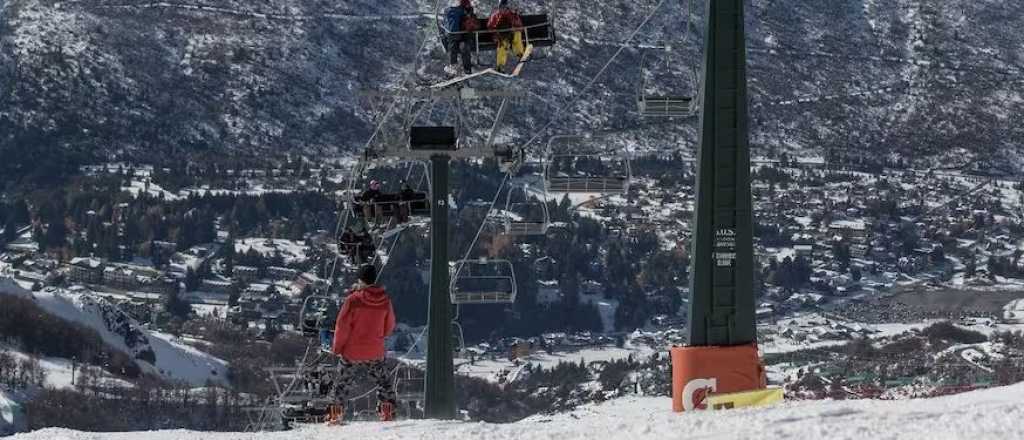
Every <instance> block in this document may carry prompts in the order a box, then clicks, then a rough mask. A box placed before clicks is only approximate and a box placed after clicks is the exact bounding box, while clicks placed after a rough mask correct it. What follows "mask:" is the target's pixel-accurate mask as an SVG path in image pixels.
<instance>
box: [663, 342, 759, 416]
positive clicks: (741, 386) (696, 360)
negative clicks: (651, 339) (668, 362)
mask: <svg viewBox="0 0 1024 440" xmlns="http://www.w3.org/2000/svg"><path fill="white" fill-rule="evenodd" d="M669 351H670V353H671V355H672V410H673V411H675V412H682V411H692V410H696V409H707V396H708V394H711V393H718V394H722V393H738V392H741V391H750V390H759V389H764V388H765V387H767V385H768V382H767V379H766V377H765V372H764V365H762V364H761V358H760V357H759V356H758V355H757V344H749V345H737V346H732V347H719V346H708V347H697V346H694V347H672V348H671V350H669Z"/></svg>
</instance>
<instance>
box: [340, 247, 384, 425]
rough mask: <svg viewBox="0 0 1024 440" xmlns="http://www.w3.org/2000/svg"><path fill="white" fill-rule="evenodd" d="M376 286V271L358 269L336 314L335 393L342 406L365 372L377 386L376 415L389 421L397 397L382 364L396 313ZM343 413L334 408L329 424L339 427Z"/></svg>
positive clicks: (380, 289)
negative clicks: (336, 360)
mask: <svg viewBox="0 0 1024 440" xmlns="http://www.w3.org/2000/svg"><path fill="white" fill-rule="evenodd" d="M376 282H377V269H376V268H375V267H374V266H373V265H372V264H367V265H364V266H362V267H360V268H359V281H358V282H356V285H355V286H353V289H352V291H351V292H350V293H349V295H348V297H347V298H346V299H345V303H344V304H343V305H342V306H341V311H339V312H338V319H337V323H336V324H335V327H334V344H333V346H332V347H331V351H332V352H333V353H334V354H336V355H338V356H339V357H340V358H341V365H340V370H339V374H338V378H337V381H336V382H335V384H334V386H335V389H334V392H335V398H336V399H337V401H338V402H341V401H342V400H343V399H344V398H345V397H347V394H348V391H349V389H351V388H352V385H353V384H354V382H355V380H356V377H357V376H358V375H359V374H360V373H362V372H363V370H365V373H366V374H368V375H369V376H370V377H371V378H372V379H373V380H374V382H376V384H377V412H378V414H380V418H381V420H382V421H390V420H393V419H394V408H395V400H396V398H397V397H396V394H395V389H394V382H393V381H392V380H391V374H390V372H389V371H388V370H387V366H386V364H385V361H384V354H385V349H384V338H386V337H388V336H390V335H391V332H392V331H393V330H394V328H395V311H394V309H393V308H392V306H391V298H389V297H388V294H387V292H386V291H385V290H384V289H383V288H382V287H380V286H377V285H376V284H375V283H376ZM342 413H343V411H342V408H341V405H340V404H339V405H335V407H334V408H331V414H330V416H329V419H328V423H330V424H337V423H339V422H340V418H341V414H342Z"/></svg>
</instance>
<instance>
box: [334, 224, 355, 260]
mask: <svg viewBox="0 0 1024 440" xmlns="http://www.w3.org/2000/svg"><path fill="white" fill-rule="evenodd" d="M357 243H359V242H358V241H356V233H355V232H353V231H352V227H351V226H346V227H345V232H342V233H341V237H339V238H338V244H339V250H340V251H341V252H342V253H344V254H346V255H352V254H353V253H354V252H353V247H354V245H356V244H357Z"/></svg>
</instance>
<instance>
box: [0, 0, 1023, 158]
mask: <svg viewBox="0 0 1024 440" xmlns="http://www.w3.org/2000/svg"><path fill="white" fill-rule="evenodd" d="M478 3H480V4H481V5H480V9H481V10H487V9H489V8H490V6H491V3H493V2H478ZM522 3H523V6H524V8H530V7H534V5H537V4H542V5H543V4H545V3H547V4H552V5H556V6H557V8H558V9H557V11H556V12H557V18H556V25H557V27H558V34H559V36H560V41H559V45H558V47H557V48H555V49H552V50H547V51H542V52H546V53H542V54H541V56H540V57H539V58H543V59H539V60H537V62H535V63H532V64H531V65H530V66H529V67H528V69H527V70H526V73H525V78H524V79H523V80H522V90H523V91H524V93H525V94H526V96H527V98H528V99H526V100H523V101H521V102H519V103H517V104H516V105H514V106H513V109H512V111H511V112H510V117H509V119H508V120H509V123H510V125H509V126H508V127H507V130H503V131H502V133H501V136H500V140H503V141H509V142H522V141H525V140H526V139H528V138H529V137H530V136H532V135H533V134H535V130H536V129H537V128H539V127H541V126H543V125H544V124H545V123H546V122H547V121H548V118H550V117H551V116H552V115H554V114H555V112H554V110H555V108H556V107H557V106H558V105H560V104H562V103H565V102H568V101H569V99H570V98H571V97H572V96H575V94H577V93H582V90H581V89H582V87H583V85H584V84H586V83H587V81H588V80H589V79H590V78H591V77H592V75H593V74H594V73H596V72H597V71H598V70H599V69H600V67H601V66H602V65H603V64H604V62H605V61H606V60H607V59H608V57H610V55H611V54H612V53H613V52H614V51H615V50H616V49H617V44H618V43H620V42H622V41H624V40H626V39H627V37H628V36H629V34H630V33H631V32H632V31H633V30H634V28H635V27H636V25H638V24H639V23H640V22H641V21H642V20H643V18H644V17H645V16H646V14H647V12H648V11H650V10H651V8H652V7H653V6H654V5H655V4H657V2H656V1H654V0H634V1H628V2H625V1H623V2H602V4H601V6H602V7H601V8H595V7H594V3H593V2H585V1H581V0H565V1H559V2H552V1H548V2H522ZM696 3H697V5H696V10H697V13H701V11H702V9H703V2H699V1H697V2H696ZM435 4H436V2H435V1H434V0H418V1H417V0H383V1H370V0H351V1H345V2H322V1H315V0H246V1H238V0H203V1H198V2H197V1H183V0H180V1H179V0H172V1H168V2H151V1H148V0H79V1H63V2H58V1H54V0H8V1H6V2H4V3H3V4H2V5H0V109H2V110H0V154H2V155H3V156H4V157H11V158H13V159H14V160H13V161H11V162H8V163H5V164H3V165H2V166H3V167H5V168H2V169H0V171H7V172H10V171H18V172H28V171H31V170H32V167H33V163H34V162H31V161H30V158H33V160H37V158H38V157H46V158H49V159H52V160H66V157H67V156H65V155H62V153H65V154H66V153H67V152H69V151H74V152H78V153H80V154H84V155H86V156H99V157H103V156H106V155H109V154H115V153H119V152H128V153H131V154H132V155H135V156H145V155H152V154H161V155H162V156H164V157H180V156H183V155H185V154H187V153H188V152H192V151H203V150H215V151H223V152H227V153H229V154H233V155H248V154H260V153H266V152H284V151H304V152H319V153H324V152H335V151H338V150H339V149H340V150H342V151H352V150H354V149H355V148H357V147H359V146H361V145H362V144H363V142H364V141H365V139H366V138H367V137H368V134H369V133H370V131H371V127H372V123H373V121H374V119H375V117H376V115H378V114H379V112H380V110H381V107H380V104H381V102H380V101H379V100H376V99H371V98H367V97H364V95H363V94H361V93H360V92H361V91H373V90H385V89H393V88H394V87H396V86H397V85H398V84H399V82H400V79H401V78H402V76H403V73H404V71H405V69H407V68H408V67H409V66H410V65H411V61H412V60H413V59H414V58H415V56H414V53H415V50H416V47H417V43H418V42H419V40H418V37H419V36H420V35H419V34H418V31H421V30H422V31H425V32H427V35H428V36H430V38H431V40H429V41H428V44H427V45H426V47H427V50H425V51H424V52H423V53H421V54H419V55H420V56H419V60H420V61H423V62H427V64H426V67H424V68H421V69H420V71H419V72H418V75H417V76H418V78H417V80H418V81H420V82H429V81H434V80H437V79H439V78H440V74H439V73H440V67H441V63H442V62H443V61H442V60H443V59H444V56H443V54H442V53H441V49H440V47H439V45H438V44H437V42H436V40H435V39H434V23H433V16H432V13H433V12H434V11H433V7H434V5H435ZM663 8H664V9H663V10H662V11H660V12H659V13H658V14H657V16H656V17H655V18H654V19H653V20H652V21H651V22H650V24H649V25H648V26H647V28H645V29H643V30H642V31H641V32H640V33H639V34H638V36H637V38H636V39H635V40H634V42H638V43H644V44H647V45H651V44H659V43H660V42H662V41H664V40H666V39H673V40H680V39H681V38H682V35H683V32H682V29H684V25H683V24H684V23H685V17H684V16H683V15H684V13H683V8H682V7H681V5H680V2H666V5H665V6H664V7H663ZM747 20H748V29H749V31H750V36H749V39H748V43H747V45H748V48H749V55H750V63H751V66H750V85H751V103H752V117H753V124H752V127H751V129H752V139H753V141H754V144H755V148H756V149H757V153H759V154H771V153H773V152H777V151H790V152H793V153H796V154H808V155H819V156H823V155H828V156H830V157H832V158H837V159H838V158H845V159H846V160H849V161H854V162H855V161H857V160H859V159H858V158H859V157H865V158H867V159H869V160H876V159H879V158H885V159H889V160H892V161H897V160H900V159H902V160H905V161H913V162H915V163H916V164H917V165H921V166H935V165H942V166H952V167H967V168H972V169H973V168H978V169H983V170H990V171H996V172H1002V173H1016V172H1019V171H1020V169H1021V166H1022V163H1024V157H1022V155H1024V153H1022V149H1021V148H1020V145H1019V143H1020V142H1021V139H1024V127H1022V126H1021V124H1019V121H1020V118H1019V115H1020V114H1021V112H1022V110H1024V96H1022V94H1021V85H1022V79H1021V78H1022V77H1021V70H1022V67H1021V66H1022V64H1024V63H1022V62H1021V60H1020V58H1021V56H1022V53H1021V51H1020V47H1021V45H1022V43H1024V36H1022V35H1021V34H1020V32H1019V29H1021V28H1022V26H1024V12H1021V10H1020V8H1019V7H1017V5H1016V4H1014V3H1013V2H1003V1H998V0H981V1H975V2H967V3H964V2H954V1H952V0H935V1H921V0H842V1H832V2H813V1H808V0H756V1H753V2H752V4H751V6H750V9H749V11H748V13H747ZM701 26H702V25H701ZM667 31H671V32H670V33H666V32H667ZM702 37H703V35H702V34H701V33H700V32H699V30H698V32H695V33H694V34H693V35H691V38H690V43H689V44H688V45H681V46H680V48H679V51H678V52H675V53H673V54H672V55H670V56H664V55H662V54H661V52H659V51H650V52H649V53H648V60H650V61H651V62H650V63H649V66H652V67H656V68H657V69H656V70H652V71H650V72H649V79H651V80H652V81H653V84H662V85H664V86H668V87H670V88H671V89H673V90H683V91H685V90H686V89H688V88H689V87H690V85H689V84H687V81H685V80H680V79H679V78H685V76H684V73H685V72H687V71H689V69H690V67H691V66H692V65H693V64H694V63H695V62H698V61H699V59H700V58H699V56H698V51H699V48H698V47H697V46H696V45H695V44H694V43H695V42H696V41H699V40H700V39H702ZM545 55H546V56H545ZM641 57H642V53H641V51H639V50H636V49H628V50H625V51H624V52H623V53H622V55H621V57H620V58H619V59H618V60H617V62H616V63H614V64H613V65H612V66H611V67H610V68H609V70H608V71H607V72H606V74H605V75H604V77H603V78H602V79H601V80H600V81H599V82H598V83H597V84H596V86H595V87H593V88H592V89H590V90H589V91H587V92H586V93H583V94H582V95H581V96H582V100H581V101H580V102H579V103H578V105H577V106H575V107H574V108H572V109H570V110H569V111H568V113H567V114H566V115H565V118H564V121H563V123H559V124H555V128H554V129H552V130H550V131H549V132H547V133H540V136H541V138H543V137H545V136H547V135H550V134H555V133H557V132H574V131H580V130H595V129H607V130H612V131H615V132H616V133H617V134H618V136H617V137H616V139H615V142H616V144H617V145H629V146H632V147H635V148H647V149H683V150H689V149H691V148H692V145H693V142H694V139H695V133H694V131H693V127H692V125H693V124H692V123H682V124H667V125H665V124H655V125H651V124H649V123H645V122H642V121H640V120H638V118H636V117H635V116H634V115H633V114H632V113H630V110H631V109H632V107H633V105H632V100H633V94H634V92H635V91H636V89H637V86H638V81H639V77H640V74H641V72H640V68H639V66H640V60H641ZM422 66H424V64H421V67H422ZM493 104H494V103H484V104H479V103H475V104H471V105H468V106H467V108H466V109H465V112H466V114H467V116H470V117H469V118H468V119H467V120H468V121H469V123H470V128H472V129H475V130H477V132H476V133H475V136H476V137H477V138H480V139H482V138H483V136H484V133H483V131H484V130H486V129H489V128H490V122H491V121H490V120H488V119H487V118H486V117H487V116H490V115H493V112H494V110H495V105H493ZM447 107H448V106H439V107H438V108H436V111H434V112H431V113H429V114H428V115H432V116H423V117H422V118H423V119H424V120H426V119H427V118H430V119H431V120H434V121H435V122H441V121H443V120H447V121H448V122H451V120H452V115H451V111H450V109H446V108H447ZM445 115H448V116H447V118H445V117H444V116H445ZM392 128H393V127H392ZM534 146H536V145H534ZM13 153H19V154H13ZM35 163H38V161H36V162H35ZM58 166H59V164H58Z"/></svg>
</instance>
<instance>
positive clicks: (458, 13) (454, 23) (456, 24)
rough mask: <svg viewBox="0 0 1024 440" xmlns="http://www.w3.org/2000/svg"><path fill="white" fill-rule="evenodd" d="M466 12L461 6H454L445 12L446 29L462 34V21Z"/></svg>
mask: <svg viewBox="0 0 1024 440" xmlns="http://www.w3.org/2000/svg"><path fill="white" fill-rule="evenodd" d="M465 16H466V11H465V10H464V9H462V7H461V6H452V7H450V8H448V10H446V11H445V12H444V28H445V30H447V31H448V32H461V31H462V19H463V17H465Z"/></svg>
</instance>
